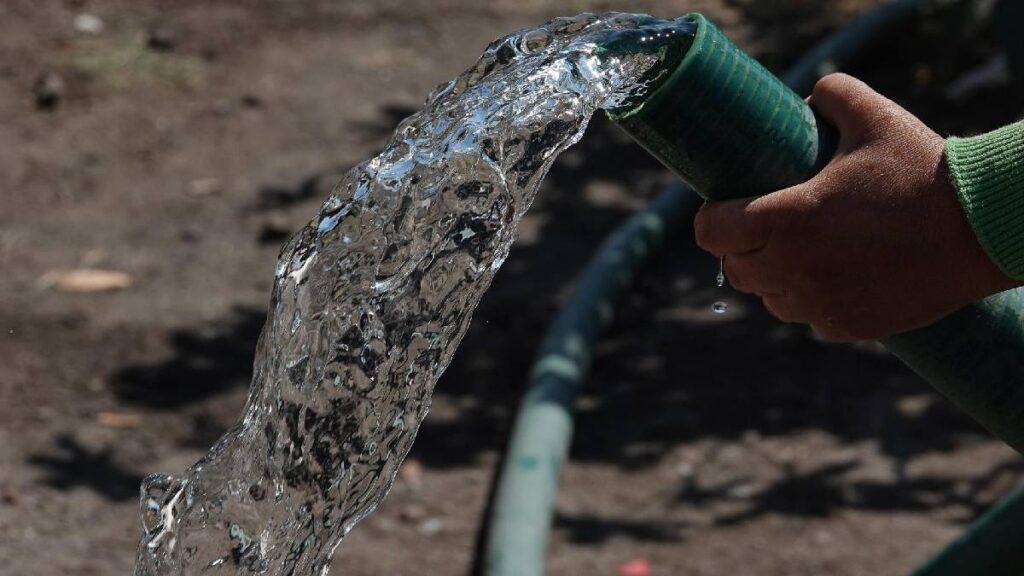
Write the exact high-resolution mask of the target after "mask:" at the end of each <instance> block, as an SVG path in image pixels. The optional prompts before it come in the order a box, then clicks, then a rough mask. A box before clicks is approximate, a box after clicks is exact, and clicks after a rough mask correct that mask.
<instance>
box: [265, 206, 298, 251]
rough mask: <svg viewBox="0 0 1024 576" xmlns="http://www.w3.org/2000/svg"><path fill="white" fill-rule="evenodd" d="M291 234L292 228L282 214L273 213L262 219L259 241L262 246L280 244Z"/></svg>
mask: <svg viewBox="0 0 1024 576" xmlns="http://www.w3.org/2000/svg"><path fill="white" fill-rule="evenodd" d="M291 233H292V227H291V225H290V224H289V222H288V219H287V218H285V216H284V214H278V213H273V214H270V215H268V216H267V217H266V218H264V219H263V225H262V226H261V227H260V237H259V241H260V242H262V243H264V244H267V243H271V242H281V241H282V240H285V239H287V238H288V236H289V235H290V234H291Z"/></svg>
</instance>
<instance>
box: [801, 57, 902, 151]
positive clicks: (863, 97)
mask: <svg viewBox="0 0 1024 576" xmlns="http://www.w3.org/2000/svg"><path fill="white" fill-rule="evenodd" d="M808 101H809V102H810V104H811V106H813V107H814V109H815V110H817V111H818V112H819V113H820V114H821V116H822V117H823V118H824V119H825V120H826V121H828V122H829V123H830V124H832V125H833V126H835V127H836V129H837V130H838V131H839V135H840V149H848V148H851V147H854V146H856V145H857V144H858V143H860V141H861V140H862V139H863V137H864V135H865V134H866V129H867V128H868V127H870V126H871V125H872V124H873V123H874V120H875V119H876V117H877V116H878V115H879V113H880V111H883V110H888V109H889V107H890V105H891V102H890V101H889V100H888V99H887V98H885V97H884V96H882V95H881V94H879V93H878V92H875V91H874V90H872V89H871V87H870V86H868V85H867V84H865V83H864V82H861V81H860V80H858V79H856V78H854V77H853V76H848V75H846V74H838V73H837V74H829V75H828V76H825V77H824V78H822V79H821V80H818V82H817V83H816V84H815V85H814V91H813V92H812V93H811V97H810V98H809V99H808Z"/></svg>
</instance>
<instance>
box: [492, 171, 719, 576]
mask: <svg viewBox="0 0 1024 576" xmlns="http://www.w3.org/2000/svg"><path fill="white" fill-rule="evenodd" d="M700 202H701V199H700V197H698V196H697V195H696V194H694V193H693V192H692V191H690V190H689V189H688V188H686V187H685V186H683V185H682V184H676V185H673V186H671V187H670V188H669V189H668V190H667V191H665V192H663V193H662V194H661V195H660V196H658V197H657V198H656V199H654V200H653V201H652V202H651V203H650V205H648V206H647V208H645V209H644V210H642V211H641V212H638V213H637V214H634V215H633V216H631V217H630V218H629V219H628V220H627V221H626V223H625V224H623V225H622V226H621V227H620V228H619V229H618V230H616V231H615V232H613V233H612V235H611V236H609V237H608V239H607V240H605V242H604V243H603V244H602V246H601V247H600V248H599V249H598V251H597V253H596V254H595V256H593V257H592V258H591V260H590V262H589V263H588V264H587V266H586V268H585V269H584V270H583V274H582V275H581V276H580V279H579V281H578V282H577V284H576V288H575V289H574V290H573V292H572V295H571V296H570V297H569V299H568V300H567V301H566V304H565V306H564V307H563V308H562V310H561V312H560V313H559V315H558V317H557V318H556V319H555V321H554V322H553V323H552V324H551V327H550V328H549V329H548V334H547V336H546V338H545V340H544V343H543V345H542V346H541V349H540V352H539V354H538V359H537V360H536V361H535V362H534V364H533V369H532V371H531V375H530V382H529V384H528V386H527V393H526V397H525V398H524V399H523V403H522V406H521V407H520V409H519V413H518V415H517V417H516V421H515V424H514V426H513V432H512V439H511V441H510V444H509V447H508V451H507V452H506V455H505V464H504V468H503V469H502V475H501V478H500V480H499V483H498V485H497V492H496V494H495V498H494V506H493V509H492V513H491V517H490V522H489V528H490V531H489V534H488V539H487V544H486V546H487V547H486V557H485V558H484V573H485V574H488V575H499V574H500V575H503V576H505V575H517V576H525V575H534V574H543V572H544V557H545V552H546V550H547V542H548V534H549V532H550V530H551V516H552V510H553V506H554V499H555V491H556V490H557V489H558V475H559V472H560V471H561V469H562V463H563V462H564V461H565V458H566V456H567V454H568V453H569V443H570V442H571V439H572V416H573V412H574V410H573V405H574V403H575V400H576V394H577V392H579V389H580V387H581V386H582V384H583V378H584V376H585V375H586V372H587V369H588V367H589V366H590V351H591V349H592V348H593V346H594V344H595V343H596V342H597V339H598V337H599V336H600V335H601V331H602V329H603V328H604V327H605V326H607V325H608V323H609V322H611V320H612V317H613V315H614V310H615V303H616V302H617V301H618V299H619V298H620V297H621V296H622V295H623V294H625V293H626V291H627V290H628V289H629V287H630V285H631V284H632V283H633V279H634V278H635V277H636V275H637V273H638V272H639V271H640V270H641V269H642V268H643V267H644V265H645V264H646V263H647V261H648V259H649V257H650V256H651V255H652V254H653V253H654V252H655V251H656V250H657V249H658V248H660V247H661V246H662V245H663V243H664V240H665V235H666V232H667V231H668V230H669V229H670V228H675V227H677V226H678V225H679V224H680V223H681V222H685V221H686V220H687V219H688V218H692V217H693V214H694V213H695V212H696V210H697V208H698V207H699V206H700Z"/></svg>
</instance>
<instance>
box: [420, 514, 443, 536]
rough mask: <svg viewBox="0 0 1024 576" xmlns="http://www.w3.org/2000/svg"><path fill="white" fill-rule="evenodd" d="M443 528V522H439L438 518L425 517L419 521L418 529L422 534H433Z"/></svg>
mask: <svg viewBox="0 0 1024 576" xmlns="http://www.w3.org/2000/svg"><path fill="white" fill-rule="evenodd" d="M442 528H444V523H443V522H441V519H440V518H427V519H426V520H424V521H423V522H420V526H419V531H420V534H423V535H424V536H433V535H434V534H437V533H438V532H440V531H441V529H442Z"/></svg>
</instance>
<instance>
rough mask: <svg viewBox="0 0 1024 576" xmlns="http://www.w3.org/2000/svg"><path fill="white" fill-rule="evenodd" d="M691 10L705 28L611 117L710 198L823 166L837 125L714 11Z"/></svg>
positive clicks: (746, 192) (771, 185)
mask: <svg viewBox="0 0 1024 576" xmlns="http://www.w3.org/2000/svg"><path fill="white" fill-rule="evenodd" d="M685 18H689V19H692V20H693V21H694V22H696V23H697V31H696V35H695V37H694V39H693V44H692V46H690V48H689V50H688V51H687V52H686V54H685V56H683V58H682V59H681V60H680V61H679V64H678V65H677V66H676V68H675V70H673V71H672V73H671V75H669V76H668V78H667V79H666V80H664V81H663V82H662V83H661V85H660V86H658V88H657V89H655V90H654V91H653V92H651V93H650V94H649V95H648V96H647V97H646V98H645V99H644V100H643V101H641V102H639V103H638V104H637V105H635V106H634V107H632V108H631V109H628V110H625V111H623V110H622V109H618V110H615V111H612V112H609V116H610V117H611V119H612V120H613V121H615V122H616V123H618V124H619V125H620V126H622V128H623V129H625V130H626V132H628V133H629V134H630V135H631V136H632V137H633V138H634V139H635V140H636V141H637V142H638V143H640V145H641V146H643V147H644V148H645V149H647V151H648V152H650V153H651V154H652V155H653V156H655V157H656V158H658V159H659V160H661V162H662V163H664V164H665V165H666V166H668V167H669V169H671V170H672V171H673V172H675V173H676V174H677V175H678V176H679V177H680V178H682V179H683V180H684V181H685V182H686V183H687V184H689V185H690V186H691V187H692V188H693V189H694V190H696V191H697V192H698V193H699V194H700V195H701V196H703V197H704V198H707V199H714V200H720V199H726V198H739V197H743V196H756V195H761V194H766V193H768V192H772V191H774V190H778V189H780V188H785V187H787V186H792V185H794V184H798V183H800V182H804V181H806V180H808V179H809V178H811V177H812V176H814V175H815V174H817V172H818V171H819V170H820V169H821V168H822V167H823V166H824V165H825V164H826V163H827V162H828V160H829V159H830V158H831V157H832V154H833V153H834V151H835V146H836V137H835V133H834V131H833V130H832V129H831V127H829V126H828V125H827V124H825V123H824V122H821V121H820V120H819V118H818V117H817V116H816V115H815V113H814V111H813V110H812V109H811V107H810V106H808V105H807V103H806V102H804V100H803V99H802V98H800V96H798V95H797V94H796V93H795V92H793V91H792V90H790V89H789V88H788V87H786V85H785V84H783V83H782V81H781V80H779V79H778V78H776V77H775V75H773V74H772V73H771V72H769V71H768V70H767V69H766V68H764V67H763V66H761V64H759V63H758V62H757V61H756V60H754V59H753V58H751V57H750V56H748V55H747V54H746V53H745V52H743V51H742V50H740V49H739V48H737V47H736V46H735V45H734V44H733V43H732V42H730V41H729V39H728V38H726V37H725V35H724V34H722V32H721V31H720V30H719V29H718V28H717V27H716V26H715V25H714V24H712V23H711V22H710V21H708V20H707V18H705V17H704V16H702V15H700V14H688V15H687V16H685ZM666 65H671V61H668V60H666Z"/></svg>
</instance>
